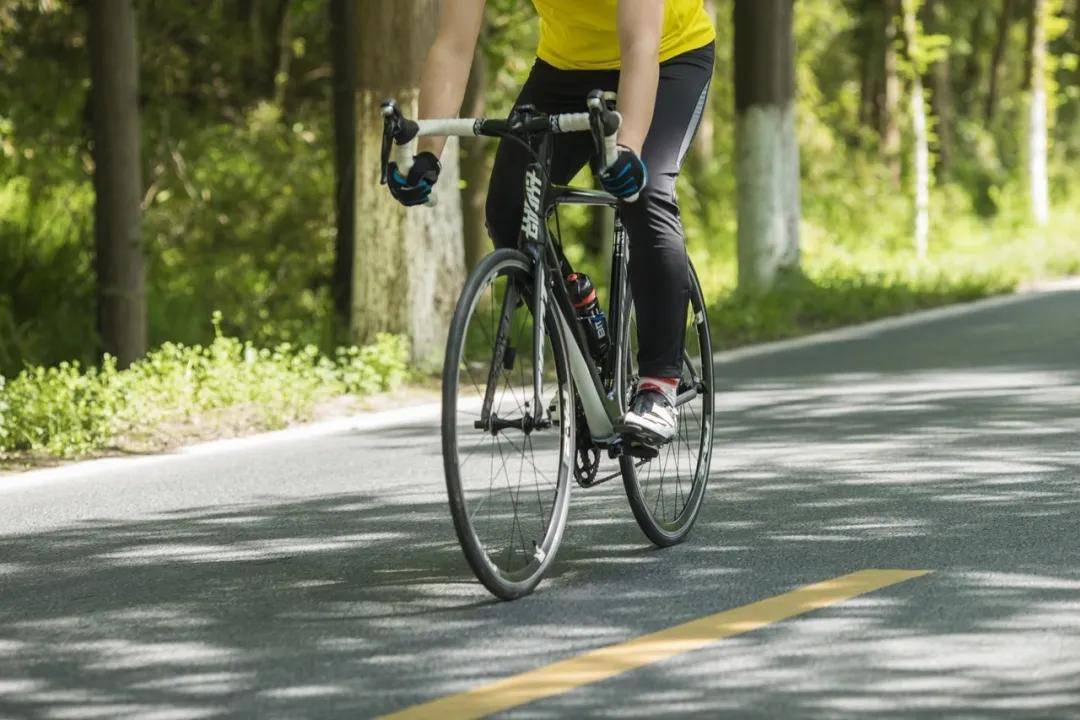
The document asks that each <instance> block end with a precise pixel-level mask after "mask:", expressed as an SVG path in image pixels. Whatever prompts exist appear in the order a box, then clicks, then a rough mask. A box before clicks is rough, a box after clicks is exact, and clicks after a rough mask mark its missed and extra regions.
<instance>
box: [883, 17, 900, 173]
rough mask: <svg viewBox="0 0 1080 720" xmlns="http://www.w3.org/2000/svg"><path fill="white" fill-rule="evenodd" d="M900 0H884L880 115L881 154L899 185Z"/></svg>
mask: <svg viewBox="0 0 1080 720" xmlns="http://www.w3.org/2000/svg"><path fill="white" fill-rule="evenodd" d="M899 3H900V0H885V2H884V3H883V8H884V17H883V22H884V26H883V34H884V37H885V42H884V63H885V67H884V76H885V96H884V98H883V102H882V113H881V119H880V130H881V155H882V157H883V158H884V160H885V163H886V164H887V165H888V167H889V172H890V174H891V175H892V178H893V182H895V183H896V186H897V187H899V186H900V151H901V145H902V143H901V135H900V63H899V62H898V58H897V56H896V41H897V24H898V22H899V18H900V12H899Z"/></svg>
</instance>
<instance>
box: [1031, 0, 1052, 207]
mask: <svg viewBox="0 0 1080 720" xmlns="http://www.w3.org/2000/svg"><path fill="white" fill-rule="evenodd" d="M1031 2H1032V5H1033V8H1032V14H1031V56H1030V65H1031V77H1030V80H1029V84H1030V86H1031V108H1030V111H1031V115H1030V120H1029V122H1028V182H1029V185H1030V190H1031V215H1032V218H1033V219H1034V220H1035V223H1036V224H1037V225H1039V226H1040V227H1041V226H1044V225H1046V224H1047V222H1049V220H1050V190H1049V181H1048V178H1047V172H1046V165H1047V157H1046V156H1047V151H1048V145H1049V140H1048V137H1047V125H1048V124H1049V123H1048V114H1049V110H1048V105H1047V98H1046V15H1047V12H1048V10H1047V3H1046V0H1031Z"/></svg>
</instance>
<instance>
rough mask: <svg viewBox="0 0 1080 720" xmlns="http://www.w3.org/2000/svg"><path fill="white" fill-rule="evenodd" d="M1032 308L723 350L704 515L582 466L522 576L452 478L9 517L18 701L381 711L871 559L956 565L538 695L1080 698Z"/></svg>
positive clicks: (1046, 380)
mask: <svg viewBox="0 0 1080 720" xmlns="http://www.w3.org/2000/svg"><path fill="white" fill-rule="evenodd" d="M1024 312H1027V310H1023V309H1020V308H1018V309H1017V314H1018V316H1017V317H1010V316H1006V318H1005V319H1002V318H1001V317H1000V316H995V317H994V318H988V319H987V322H988V323H990V322H991V320H992V324H993V325H994V326H995V327H996V328H997V329H996V330H995V332H998V333H1003V334H1004V335H1003V336H1005V337H1012V336H1011V335H1009V334H1008V327H1006V328H1002V327H1001V324H1002V323H1005V324H1006V325H1008V326H1009V327H1014V329H1015V330H1016V332H1015V333H1013V334H1014V335H1016V334H1019V336H1020V337H1019V339H1017V340H1015V343H1019V344H1021V345H1024V343H1027V345H1026V346H1025V347H1026V349H1025V347H1021V348H1019V349H1017V348H1016V347H1014V345H1013V344H1007V346H1004V347H996V346H991V347H988V348H986V349H985V351H980V349H979V346H977V345H976V346H972V345H971V343H973V342H974V340H973V338H980V337H989V336H990V335H989V334H987V333H988V331H987V330H986V328H985V327H983V325H981V324H980V323H978V322H973V323H968V324H967V325H965V326H964V328H963V329H962V330H955V331H952V332H950V333H948V334H936V333H935V331H934V327H933V326H928V328H923V329H917V330H908V331H904V332H898V333H895V334H892V335H889V336H887V337H885V338H883V339H878V340H876V341H875V342H873V343H870V344H867V343H865V342H862V343H853V344H844V343H841V344H840V347H839V349H836V348H834V351H833V352H832V353H826V352H824V351H823V350H822V348H812V349H808V350H805V351H798V352H792V353H785V354H784V355H783V356H782V357H781V356H776V357H774V358H766V359H759V360H754V361H746V362H744V363H736V364H730V365H727V366H724V368H722V370H723V372H722V373H721V374H722V375H723V376H725V377H726V378H728V386H727V387H726V388H725V391H724V393H723V394H722V401H721V403H720V407H721V409H722V412H721V414H720V417H719V422H718V427H719V438H718V445H717V449H716V452H715V454H714V458H715V460H714V473H713V477H712V486H711V489H710V493H709V495H708V496H707V500H706V506H705V509H704V511H703V513H702V516H701V519H700V521H699V526H698V528H697V530H696V534H695V536H694V538H693V540H692V541H691V542H690V543H689V544H687V545H684V546H682V547H679V548H674V549H671V550H667V551H662V552H659V551H654V550H652V549H651V548H650V547H649V546H648V545H647V544H646V543H645V542H644V538H643V536H642V535H641V534H640V532H639V531H638V530H637V528H636V527H635V526H634V525H633V520H632V518H631V516H630V514H629V511H628V509H627V507H626V503H625V500H624V499H623V498H622V497H621V495H620V488H619V487H618V486H617V484H616V483H612V484H611V485H608V486H604V488H603V489H601V490H600V491H598V492H594V493H592V494H589V493H583V492H578V493H577V494H576V497H575V498H574V502H573V505H572V508H571V519H570V523H571V525H570V530H569V533H568V537H567V539H566V541H565V543H564V546H563V550H562V552H561V553H560V557H559V559H558V561H557V562H556V565H555V568H554V572H553V574H552V576H551V578H550V579H549V580H548V581H547V582H546V583H545V585H544V586H542V590H541V592H540V593H539V594H538V595H536V596H534V597H531V598H528V599H526V600H524V601H521V602H517V603H512V604H505V603H497V602H494V601H491V600H490V599H489V598H488V597H487V596H486V595H485V594H484V592H483V591H482V590H481V589H480V587H479V586H478V584H476V583H475V582H474V581H473V580H472V578H471V577H470V575H469V574H468V570H467V568H466V566H465V563H464V561H463V559H462V558H461V555H460V551H459V549H458V548H457V545H456V542H455V540H454V537H453V531H452V528H451V525H450V521H449V517H448V513H447V509H446V506H445V500H444V497H443V495H442V491H441V487H440V484H439V482H440V479H439V478H434V479H428V480H430V481H425V482H424V483H420V484H415V483H407V482H403V483H402V488H401V489H400V490H399V491H397V492H393V493H384V494H378V495H376V494H370V493H369V494H365V493H363V492H356V493H349V494H335V495H324V496H319V497H314V498H312V499H310V500H305V501H302V502H295V501H288V502H284V501H281V500H280V499H279V498H274V497H272V496H269V495H268V496H267V497H266V498H264V499H261V500H254V501H251V502H245V503H242V504H236V505H230V506H227V507H204V508H189V509H185V510H184V511H182V512H174V513H163V514H160V515H155V516H150V517H145V518H143V519H140V520H138V521H118V520H109V519H102V520H100V521H96V522H87V523H83V524H80V525H77V526H73V527H67V528H64V529H61V530H57V531H53V532H47V533H37V534H27V535H17V536H0V716H3V715H4V714H5V713H7V714H11V715H14V716H17V717H24V716H25V717H49V718H91V717H122V716H138V717H144V718H181V717H183V718H187V717H192V718H194V717H215V716H219V715H235V716H245V717H356V716H368V715H373V714H376V713H377V712H381V711H387V710H392V709H395V708H398V707H402V706H404V705H408V704H411V703H413V702H417V701H420V700H424V699H430V698H431V697H434V696H438V695H441V694H444V693H448V692H454V691H460V690H463V689H466V688H469V687H472V686H474V685H476V684H478V683H482V682H484V681H487V680H492V679H496V678H500V677H505V676H506V675H508V674H513V673H516V672H521V671H524V670H528V669H531V668H534V667H537V666H538V665H542V664H544V663H547V662H550V661H552V660H554V659H558V658H561V657H566V656H568V655H571V654H574V653H576V652H580V651H582V650H586V649H590V648H593V647H597V646H599V645H604V644H608V643H611V642H617V641H620V640H625V639H627V638H629V637H633V636H636V635H638V634H641V633H644V632H649V631H652V630H656V629H660V628H664V627H668V626H671V625H674V624H676V623H679V622H683V621H685V620H689V619H692V618H695V617H699V616H702V615H705V614H709V613H712V612H717V611H719V610H723V609H726V608H730V607H735V606H738V605H741V604H745V603H748V602H753V601H754V600H758V599H762V598H764V597H767V596H770V595H773V594H776V593H779V592H783V591H785V590H787V589H790V588H792V587H794V586H797V585H801V584H804V583H808V582H814V581H818V580H822V579H826V578H829V577H834V576H837V575H840V574H843V573H846V572H850V571H853V570H857V569H863V568H868V567H903V568H926V569H931V570H935V571H936V574H935V575H934V576H931V577H930V578H928V579H925V580H920V581H916V582H913V583H909V584H906V585H903V586H898V587H897V588H895V589H890V590H889V591H886V592H883V593H880V594H877V595H871V596H867V597H865V598H861V599H857V600H855V601H852V602H849V603H847V604H845V605H844V606H843V607H842V608H834V609H830V610H826V611H823V612H821V613H817V614H815V615H813V616H810V617H807V618H804V619H800V620H798V621H794V622H790V623H785V624H781V625H778V626H774V627H771V628H767V629H765V630H762V631H759V632H756V633H754V634H752V635H747V636H743V637H739V638H735V639H732V640H730V641H726V642H724V643H721V644H719V645H717V646H716V647H715V648H713V649H709V650H705V651H701V652H698V653H694V654H692V655H688V656H684V657H681V658H676V659H675V660H672V661H668V662H665V663H663V664H662V665H660V666H658V667H653V668H646V669H643V670H638V671H634V672H633V673H630V674H628V675H626V676H622V677H620V678H615V679H612V680H608V681H605V682H602V683H599V684H596V685H594V686H590V687H589V689H588V690H587V691H586V690H581V691H575V692H572V693H569V694H567V695H565V696H562V697H559V698H553V699H551V700H547V701H543V702H540V703H536V704H534V705H532V706H527V707H524V708H521V709H519V710H518V711H517V712H516V713H512V714H513V715H515V716H517V717H560V716H561V717H584V716H589V715H604V716H608V717H610V716H619V717H660V716H673V715H685V716H690V715H697V716H715V715H716V714H717V713H734V714H737V715H738V716H740V717H744V716H763V717H806V716H827V717H838V718H861V717H867V716H875V717H893V716H896V717H899V716H904V717H909V716H913V715H919V714H924V715H926V716H927V717H938V716H941V715H943V714H950V713H956V712H958V711H959V712H961V713H967V714H975V715H977V716H979V717H991V716H1000V717H1016V716H1018V715H1038V716H1062V715H1063V714H1068V713H1069V712H1072V711H1075V710H1077V708H1080V599H1078V598H1080V540H1078V538H1080V533H1078V532H1077V530H1078V529H1080V522H1078V519H1077V518H1078V517H1080V515H1078V513H1080V477H1078V473H1077V468H1078V467H1080V443H1078V442H1077V437H1080V413H1078V412H1077V411H1076V408H1078V407H1080V371H1078V370H1077V368H1076V367H1069V358H1070V357H1072V358H1080V352H1077V350H1078V348H1077V347H1076V344H1075V343H1073V344H1072V345H1068V344H1062V346H1061V347H1059V348H1057V349H1055V350H1054V352H1049V353H1048V352H1045V348H1042V347H1041V346H1039V345H1035V346H1034V349H1032V346H1031V343H1029V342H1028V338H1027V335H1025V334H1024V333H1025V332H1026V330H1024V328H1025V327H1026V326H1025V324H1024V323H1025V322H1026V320H1025V317H1026V316H1025V315H1024V314H1023V313H1024ZM938 332H940V329H939V330H938ZM1031 334H1032V335H1034V334H1035V333H1034V331H1032V333H1031ZM890 338H891V340H890ZM890 342H891V344H890ZM1012 342H1013V341H1010V343H1012ZM935 343H936V344H935ZM919 344H921V345H922V346H923V347H926V348H931V350H928V351H927V352H926V353H919V352H916V349H917V348H916V346H917V345H919ZM964 347H967V350H966V351H964V353H965V354H963V357H964V358H966V361H965V362H955V361H953V360H952V358H953V357H954V356H955V354H956V353H957V352H961V351H962V350H963V348H964ZM912 348H916V349H912ZM945 356H948V358H949V361H948V362H945V361H936V360H935V358H939V357H945ZM920 357H925V358H927V359H926V360H925V361H923V362H919V361H918V360H917V359H918V358H920ZM1003 361H1009V362H1003ZM432 432H433V430H432V428H430V427H426V426H425V427H408V428H398V429H394V430H389V431H385V432H380V433H378V434H377V435H374V436H366V437H357V436H348V435H346V436H342V437H340V438H338V439H337V440H338V441H339V442H340V447H341V452H343V453H346V452H360V451H362V450H363V448H364V446H365V445H364V444H365V443H371V444H377V443H380V442H391V441H392V442H395V443H408V442H413V441H415V443H416V450H415V452H417V453H428V454H435V453H437V452H438V444H437V442H435V441H433V436H432ZM373 446H374V445H373ZM222 482H223V483H224V482H228V479H227V478H222ZM357 485H358V486H362V485H363V481H362V478H357ZM268 490H269V489H268ZM42 512H48V509H47V508H42Z"/></svg>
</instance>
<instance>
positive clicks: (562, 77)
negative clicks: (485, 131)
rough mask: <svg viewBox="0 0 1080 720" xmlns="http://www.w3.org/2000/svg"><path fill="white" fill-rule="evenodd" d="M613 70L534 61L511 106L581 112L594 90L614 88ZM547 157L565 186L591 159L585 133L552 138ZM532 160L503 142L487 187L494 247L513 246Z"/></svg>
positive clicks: (553, 175)
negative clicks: (570, 67) (527, 170)
mask: <svg viewBox="0 0 1080 720" xmlns="http://www.w3.org/2000/svg"><path fill="white" fill-rule="evenodd" d="M617 83H618V74H617V73H616V72H614V71H582V70H559V69H557V68H554V67H552V66H551V65H548V64H547V63H545V62H543V61H540V60H537V61H536V64H535V65H534V66H533V69H532V72H530V73H529V79H528V80H527V81H526V82H525V85H524V87H522V89H521V94H520V95H519V96H518V99H517V101H516V103H515V106H521V105H533V106H535V107H536V109H537V110H539V111H540V112H546V113H563V112H582V110H583V108H584V107H585V98H586V96H587V95H588V94H589V92H590V91H592V90H597V89H600V90H609V89H610V90H614V89H615V86H616V85H617ZM553 142H554V146H553V151H552V158H551V163H552V165H551V179H552V181H553V182H556V183H560V184H562V183H568V182H570V180H572V179H573V178H574V176H575V175H577V174H578V172H579V171H580V170H581V168H583V167H584V166H585V163H587V162H588V161H589V158H590V157H591V156H592V152H593V145H592V138H591V137H590V136H589V134H588V133H570V134H567V135H556V136H555V137H554V139H553ZM530 162H532V156H531V155H530V154H529V153H528V152H527V151H526V150H525V148H523V147H521V145H519V144H518V143H515V142H509V141H502V142H500V143H499V148H498V150H497V151H496V153H495V165H494V167H493V168H492V172H491V182H490V185H489V187H488V198H487V224H488V234H490V235H491V237H492V239H493V240H494V242H495V246H496V247H510V248H514V247H517V243H518V231H519V230H520V229H521V214H522V208H523V207H524V204H525V185H524V178H525V166H526V165H528V164H529V163H530Z"/></svg>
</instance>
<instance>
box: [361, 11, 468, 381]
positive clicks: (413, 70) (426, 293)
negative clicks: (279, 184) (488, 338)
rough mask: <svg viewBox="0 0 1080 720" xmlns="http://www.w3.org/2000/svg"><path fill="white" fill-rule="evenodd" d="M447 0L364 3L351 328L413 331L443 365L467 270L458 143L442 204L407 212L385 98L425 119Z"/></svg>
mask: <svg viewBox="0 0 1080 720" xmlns="http://www.w3.org/2000/svg"><path fill="white" fill-rule="evenodd" d="M440 4H441V3H440V2H438V0H412V1H411V2H408V3H389V2H385V0H360V2H359V6H358V8H357V13H356V18H355V21H356V25H355V32H356V33H357V37H358V40H359V51H358V57H359V65H358V90H357V108H358V110H357V112H358V116H357V117H358V127H359V136H358V138H357V154H356V157H357V161H356V163H357V164H356V167H357V179H356V203H357V231H356V233H357V234H356V253H355V256H354V263H353V312H352V328H353V337H354V339H355V341H356V342H361V343H363V342H370V341H371V340H373V339H374V338H375V335H376V334H378V333H380V332H390V333H397V334H404V335H406V336H407V337H408V338H409V340H410V341H411V343H412V360H413V362H415V363H417V364H419V365H421V366H429V367H430V366H434V365H436V364H437V363H438V361H439V359H440V358H441V353H442V346H443V343H444V342H445V340H446V330H447V327H448V325H449V321H450V315H451V314H452V312H453V309H454V304H455V303H456V301H457V295H458V292H459V290H460V288H461V283H462V277H463V274H464V267H465V261H464V252H463V248H464V241H463V239H462V220H461V193H460V192H458V190H457V188H458V179H459V174H458V143H457V141H456V139H454V138H451V139H450V141H449V142H448V143H447V145H446V150H445V151H444V152H443V157H442V161H443V170H442V177H441V179H440V181H439V188H438V189H437V190H436V195H437V197H438V206H437V207H435V208H430V207H423V208H414V209H411V210H409V211H408V212H406V211H405V209H404V208H402V207H400V206H399V205H397V204H396V203H395V202H394V201H393V199H392V198H391V197H390V194H389V193H388V192H387V191H386V188H384V187H382V186H380V185H379V178H378V167H379V153H380V146H381V142H382V122H381V121H380V117H379V105H380V103H381V102H382V100H383V99H385V98H387V97H393V98H395V99H397V101H398V102H399V104H400V105H401V108H402V110H403V112H404V113H405V114H406V115H408V116H411V117H415V116H416V101H417V96H418V94H419V83H420V73H421V70H422V66H423V62H424V57H425V55H426V53H427V49H428V47H429V46H430V44H431V41H432V38H433V37H434V34H435V29H436V27H437V23H438V17H439V7H440Z"/></svg>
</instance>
